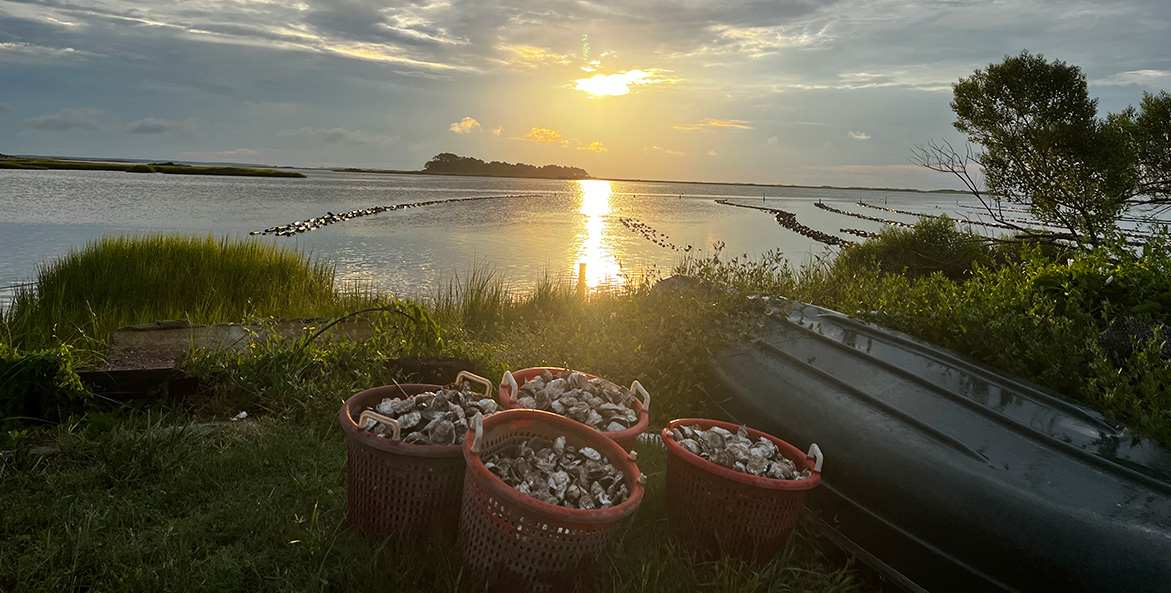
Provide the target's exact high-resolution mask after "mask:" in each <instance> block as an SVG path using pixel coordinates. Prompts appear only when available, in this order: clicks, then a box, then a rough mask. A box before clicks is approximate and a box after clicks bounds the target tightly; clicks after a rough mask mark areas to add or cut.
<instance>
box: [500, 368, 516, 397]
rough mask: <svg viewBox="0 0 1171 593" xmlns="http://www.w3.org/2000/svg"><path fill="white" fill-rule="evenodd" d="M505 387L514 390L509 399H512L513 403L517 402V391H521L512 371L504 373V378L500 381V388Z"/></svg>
mask: <svg viewBox="0 0 1171 593" xmlns="http://www.w3.org/2000/svg"><path fill="white" fill-rule="evenodd" d="M505 385H507V386H508V387H509V388H510V389H512V393H511V394H510V395H509V397H511V398H512V401H514V402H515V401H516V391H517V389H520V387H519V386H518V385H517V384H516V377H513V376H512V371H504V377H503V378H501V379H500V386H501V387H504V386H505Z"/></svg>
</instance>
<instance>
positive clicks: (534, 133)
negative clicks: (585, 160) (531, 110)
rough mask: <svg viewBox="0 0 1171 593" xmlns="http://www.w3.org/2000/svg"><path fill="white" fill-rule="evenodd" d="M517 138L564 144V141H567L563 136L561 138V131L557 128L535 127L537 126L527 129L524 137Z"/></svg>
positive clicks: (527, 140)
mask: <svg viewBox="0 0 1171 593" xmlns="http://www.w3.org/2000/svg"><path fill="white" fill-rule="evenodd" d="M519 140H524V141H526V142H544V143H558V144H565V143H567V142H569V141H568V140H566V139H565V138H562V137H561V132H558V131H557V130H551V129H549V128H537V127H534V128H533V129H531V130H529V133H528V134H525V137H524V138H519Z"/></svg>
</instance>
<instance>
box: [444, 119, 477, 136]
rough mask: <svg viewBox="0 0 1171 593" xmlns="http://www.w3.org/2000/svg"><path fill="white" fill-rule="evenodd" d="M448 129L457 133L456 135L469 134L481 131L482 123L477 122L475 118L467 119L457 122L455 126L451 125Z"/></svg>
mask: <svg viewBox="0 0 1171 593" xmlns="http://www.w3.org/2000/svg"><path fill="white" fill-rule="evenodd" d="M447 129H449V130H451V131H452V132H455V133H456V134H468V133H471V132H475V131H476V130H479V129H480V122H478V121H476V120H475V119H474V118H471V117H465V118H463V119H461V120H459V121H457V122H455V123H454V124H451V125H450V126H448V127H447Z"/></svg>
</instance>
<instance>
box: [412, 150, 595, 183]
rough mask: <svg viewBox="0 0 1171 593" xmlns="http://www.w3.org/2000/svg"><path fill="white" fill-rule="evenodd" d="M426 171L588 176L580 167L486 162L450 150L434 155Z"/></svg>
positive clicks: (473, 173)
mask: <svg viewBox="0 0 1171 593" xmlns="http://www.w3.org/2000/svg"><path fill="white" fill-rule="evenodd" d="M423 171H425V172H427V173H444V174H449V175H485V176H489V177H540V178H543V179H584V178H587V177H589V176H590V174H589V173H587V172H586V170H585V169H582V168H580V167H563V166H561V165H544V166H542V167H538V166H536V165H529V164H527V163H515V164H514V163H504V162H501V161H492V162H490V163H486V162H484V161H482V160H480V159H477V158H472V157H467V156H459V155H455V154H451V153H450V152H443V153H440V154H437V155H435V158H433V159H431V160H429V161H427V164H426V165H423Z"/></svg>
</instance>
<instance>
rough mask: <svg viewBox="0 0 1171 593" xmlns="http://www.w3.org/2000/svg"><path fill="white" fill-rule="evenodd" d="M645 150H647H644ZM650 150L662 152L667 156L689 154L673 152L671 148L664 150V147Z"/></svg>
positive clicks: (654, 147) (655, 147)
mask: <svg viewBox="0 0 1171 593" xmlns="http://www.w3.org/2000/svg"><path fill="white" fill-rule="evenodd" d="M644 150H646V149H644ZM650 150H654V151H657V152H661V153H663V154H665V155H667V156H687V153H685V152H679V151H678V150H671V149H670V148H663V147H662V146H652V147H650Z"/></svg>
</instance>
